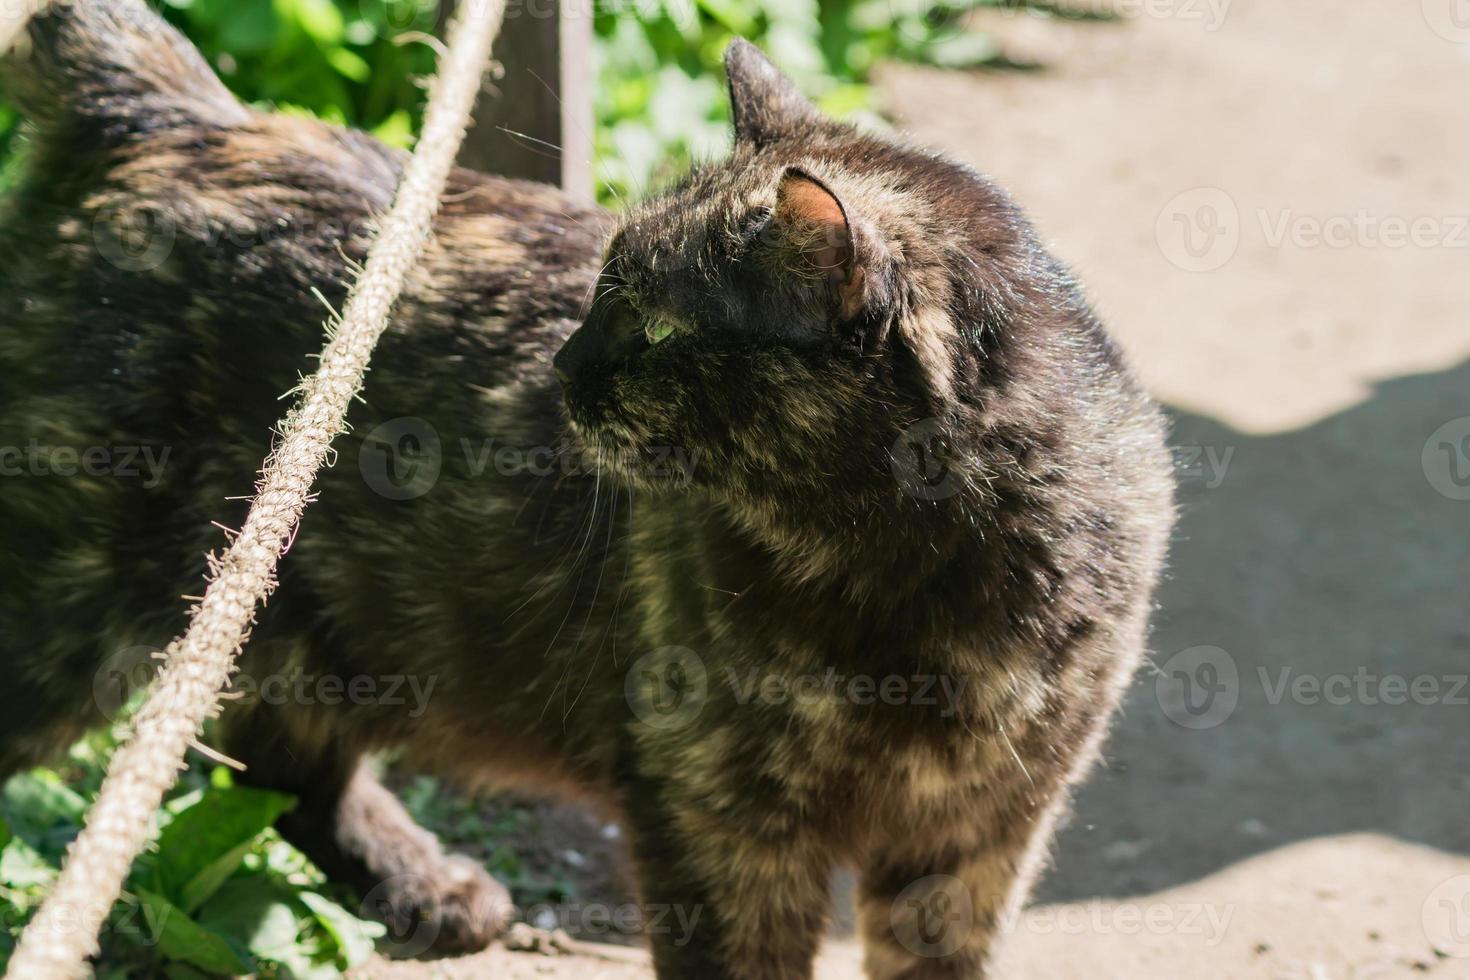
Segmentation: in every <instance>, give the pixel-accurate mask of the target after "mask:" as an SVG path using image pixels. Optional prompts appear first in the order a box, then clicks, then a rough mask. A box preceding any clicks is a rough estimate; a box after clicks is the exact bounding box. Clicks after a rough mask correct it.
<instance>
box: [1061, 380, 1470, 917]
mask: <svg viewBox="0 0 1470 980" xmlns="http://www.w3.org/2000/svg"><path fill="white" fill-rule="evenodd" d="M1171 414H1172V416H1173V419H1174V432H1173V437H1172V440H1171V442H1172V444H1173V445H1174V446H1176V447H1179V448H1178V450H1177V457H1178V461H1179V463H1180V466H1181V494H1180V499H1181V520H1180V523H1179V528H1178V531H1177V533H1176V536H1175V542H1174V546H1173V549H1172V555H1171V561H1170V572H1169V576H1168V579H1167V581H1166V582H1165V583H1164V585H1163V587H1162V589H1161V591H1160V595H1159V611H1158V614H1157V615H1156V617H1155V623H1156V627H1155V632H1154V637H1153V642H1152V657H1153V663H1154V665H1155V667H1151V668H1145V670H1144V671H1142V672H1141V673H1140V675H1139V677H1138V679H1137V682H1136V683H1135V685H1134V687H1133V688H1132V690H1131V692H1130V695H1129V698H1128V702H1127V706H1126V710H1125V714H1124V716H1123V717H1122V718H1121V719H1120V720H1119V722H1118V724H1117V726H1116V728H1115V730H1114V733H1113V736H1112V738H1111V740H1110V742H1109V744H1108V748H1107V751H1106V759H1107V763H1106V766H1105V768H1102V769H1100V770H1099V771H1098V772H1097V773H1096V774H1095V775H1094V776H1093V778H1092V779H1091V780H1090V781H1089V782H1088V784H1087V785H1086V786H1084V787H1083V788H1082V789H1081V790H1080V791H1079V793H1078V794H1077V805H1076V808H1075V814H1074V815H1073V817H1072V818H1071V820H1070V822H1069V824H1068V825H1067V827H1066V828H1065V829H1064V830H1063V832H1062V834H1061V835H1060V838H1059V841H1058V847H1057V853H1056V862H1055V866H1054V868H1053V870H1052V871H1051V872H1050V874H1048V875H1047V877H1046V879H1045V882H1044V884H1043V885H1042V886H1041V888H1040V890H1039V893H1038V894H1037V896H1036V898H1037V900H1041V901H1063V900H1079V899H1085V898H1089V897H1093V896H1125V895H1138V894H1146V893H1150V892H1154V891H1158V890H1160V889H1163V888H1168V887H1171V886H1174V885H1179V884H1182V883H1185V882H1189V881H1193V880H1195V879H1198V878H1200V877H1202V876H1204V875H1207V874H1209V873H1211V872H1214V871H1218V870H1220V869H1222V868H1225V867H1227V866H1229V865H1232V864H1234V863H1236V862H1237V861H1240V860H1242V859H1244V858H1248V857H1251V856H1253V855H1255V854H1258V853H1261V852H1263V851H1266V850H1271V849H1274V848H1276V847H1279V846H1283V845H1286V844H1290V843H1293V842H1296V841H1300V840H1303V839H1306V838H1312V837H1320V836H1325V835H1334V834H1342V833H1352V832H1360V831H1371V832H1377V833H1382V834H1386V835H1389V836H1392V837H1396V838H1400V839H1403V840H1406V841H1411V842H1415V843H1420V844H1426V845H1430V846H1433V847H1437V848H1441V849H1445V850H1450V851H1456V852H1460V853H1470V821H1467V820H1466V819H1465V800H1466V799H1467V795H1470V768H1467V767H1466V765H1465V753H1466V749H1467V746H1470V684H1467V683H1465V678H1466V675H1467V674H1470V500H1464V499H1452V497H1453V496H1458V497H1461V498H1466V497H1470V421H1466V422H1464V424H1463V425H1462V426H1460V427H1459V429H1458V430H1456V429H1453V428H1452V429H1449V430H1442V429H1441V427H1442V426H1445V424H1446V423H1450V422H1451V421H1452V420H1456V419H1462V420H1463V419H1465V418H1466V417H1467V416H1470V363H1467V364H1462V365H1460V366H1459V367H1457V368H1455V369H1453V370H1450V371H1448V372H1445V373H1440V374H1432V375H1422V376H1415V377H1407V378H1401V379H1396V380H1392V381H1388V382H1385V383H1383V384H1381V385H1380V386H1379V387H1378V388H1377V390H1376V391H1374V392H1373V394H1372V395H1371V396H1370V397H1369V398H1368V399H1367V400H1365V401H1364V402H1363V403H1362V404H1359V405H1357V406H1355V407H1353V408H1351V409H1349V410H1347V411H1344V412H1342V413H1341V414H1338V415H1335V416H1333V417H1331V418H1329V419H1327V420H1325V421H1323V422H1320V423H1318V424H1316V425H1312V426H1310V427H1308V428H1304V429H1301V430H1298V431H1291V432H1284V433H1279V434H1272V435H1266V436H1252V435H1245V434H1242V433H1240V432H1237V431H1235V430H1233V429H1230V428H1228V427H1226V426H1223V425H1221V424H1220V423H1218V422H1216V421H1213V420H1211V419H1209V418H1206V417H1203V416H1199V415H1193V414H1189V413H1188V412H1183V411H1174V412H1171ZM1432 436H1433V437H1434V439H1433V441H1432V442H1431V437H1432ZM1426 444H1428V445H1429V452H1428V455H1427V456H1426V451H1425V450H1426ZM1437 487H1438V488H1439V489H1437ZM1441 490H1443V491H1444V492H1441ZM1446 494H1449V495H1448V496H1447V495H1446ZM1201 647H1204V648H1218V650H1210V649H1205V650H1198V649H1196V648H1201ZM1219 651H1224V654H1225V656H1224V657H1222V655H1221V653H1220V652H1219ZM1179 654H1182V655H1181V656H1179V657H1177V658H1176V655H1179ZM1231 667H1233V668H1234V670H1235V673H1236V677H1237V678H1238V680H1237V681H1235V682H1234V683H1233V687H1232V681H1231V678H1230V676H1229V675H1230V669H1231ZM1155 668H1157V669H1155ZM1160 670H1162V671H1163V672H1164V674H1163V682H1162V683H1160V674H1159V671H1160ZM1399 679H1402V680H1399ZM1185 685H1188V689H1187V690H1186V689H1185ZM1406 691H1407V693H1405V692H1406ZM1185 698H1188V700H1189V703H1188V705H1187V706H1186V705H1185V704H1184V703H1183V701H1184V699H1185ZM1211 698H1214V700H1211ZM1232 701H1233V708H1232ZM1176 719H1177V721H1176ZM1180 722H1182V724H1181V723H1180Z"/></svg>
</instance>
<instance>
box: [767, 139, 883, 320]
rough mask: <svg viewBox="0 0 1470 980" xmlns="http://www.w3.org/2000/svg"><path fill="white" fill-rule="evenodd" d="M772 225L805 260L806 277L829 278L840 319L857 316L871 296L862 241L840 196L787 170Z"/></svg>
mask: <svg viewBox="0 0 1470 980" xmlns="http://www.w3.org/2000/svg"><path fill="white" fill-rule="evenodd" d="M771 227H772V228H773V229H775V230H776V231H777V233H778V234H779V235H780V237H781V240H782V241H783V242H784V243H785V245H786V247H787V248H789V249H792V250H793V251H795V252H796V253H797V254H799V255H800V256H801V260H802V261H803V262H804V263H805V264H806V269H804V270H803V272H804V274H811V275H814V276H815V277H818V278H820V279H822V280H825V282H826V283H827V285H828V287H829V288H830V289H831V292H832V299H833V303H834V308H835V311H836V313H837V315H838V317H839V318H840V319H842V320H851V319H853V318H854V317H856V316H857V314H858V313H859V312H861V310H862V308H863V305H864V303H865V301H866V292H867V290H866V286H867V277H866V274H865V273H864V271H863V267H862V264H861V262H860V253H861V244H862V243H861V242H860V241H859V238H858V231H857V229H856V228H855V227H854V226H853V223H852V222H851V221H850V220H849V219H848V214H847V209H846V208H845V207H844V206H843V204H842V201H840V200H839V199H838V197H837V195H836V194H834V193H832V191H831V190H830V189H828V187H827V185H826V184H823V183H822V182H821V181H819V180H817V179H816V178H815V177H812V176H811V175H810V174H807V173H805V172H803V171H801V170H797V169H795V168H794V167H793V168H791V169H788V170H787V171H786V173H785V175H784V176H782V178H781V185H780V188H779V189H778V190H777V192H776V208H775V211H774V212H773V213H772V215H771Z"/></svg>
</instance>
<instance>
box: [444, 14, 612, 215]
mask: <svg viewBox="0 0 1470 980" xmlns="http://www.w3.org/2000/svg"><path fill="white" fill-rule="evenodd" d="M596 2H597V0H507V3H506V7H505V20H504V24H503V26H502V27H501V30H500V36H499V37H498V38H497V39H496V41H495V53H494V57H495V60H496V61H498V62H499V63H500V64H501V65H502V66H503V67H504V71H503V72H502V73H500V74H499V76H498V77H496V76H495V75H492V76H491V77H490V78H489V80H488V81H487V82H486V91H485V94H484V95H483V96H482V97H481V99H480V103H479V105H477V106H476V107H475V125H474V128H473V129H471V130H470V133H469V136H468V137H466V139H465V142H464V148H463V149H462V150H461V151H460V156H459V162H460V163H462V164H463V165H464V166H467V167H473V168H474V169H476V170H483V171H486V172H488V173H497V174H505V175H506V176H509V177H524V178H527V179H529V180H541V181H546V182H547V183H552V184H559V185H560V186H561V187H562V188H563V189H564V190H566V191H567V192H568V193H570V194H573V195H575V196H576V197H578V198H580V199H582V200H584V201H588V202H590V201H591V200H592V196H593V184H592V162H591V161H592V126H593V119H592V14H593V10H594V6H595V4H596ZM452 6H453V4H452V2H451V0H444V2H443V3H441V19H442V18H443V17H444V16H446V13H447V9H448V8H451V7H452Z"/></svg>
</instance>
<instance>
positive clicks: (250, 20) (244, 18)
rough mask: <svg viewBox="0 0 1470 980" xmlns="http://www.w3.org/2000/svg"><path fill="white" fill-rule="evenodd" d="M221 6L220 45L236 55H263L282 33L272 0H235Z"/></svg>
mask: <svg viewBox="0 0 1470 980" xmlns="http://www.w3.org/2000/svg"><path fill="white" fill-rule="evenodd" d="M210 6H211V7H213V6H215V5H213V4H211V5H210ZM222 9H223V14H224V16H223V18H222V19H221V21H220V25H219V44H220V47H222V48H223V49H224V50H226V51H228V52H230V54H232V55H234V56H235V57H237V58H238V57H241V56H244V55H256V54H261V53H262V52H264V51H266V50H267V49H269V48H270V46H271V45H272V44H273V43H274V42H275V40H276V38H277V36H278V35H279V34H280V21H279V20H278V19H277V17H276V11H275V8H274V7H273V6H272V5H271V0H234V2H232V3H230V4H228V5H224V6H223V8H222Z"/></svg>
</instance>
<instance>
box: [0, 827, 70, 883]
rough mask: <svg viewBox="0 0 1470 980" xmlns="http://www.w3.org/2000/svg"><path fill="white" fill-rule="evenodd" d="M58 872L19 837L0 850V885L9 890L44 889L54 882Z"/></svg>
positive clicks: (39, 853) (12, 839)
mask: <svg viewBox="0 0 1470 980" xmlns="http://www.w3.org/2000/svg"><path fill="white" fill-rule="evenodd" d="M59 873H60V872H59V870H58V869H57V867H56V866H55V865H53V864H52V863H51V862H49V861H47V860H46V858H45V856H44V855H42V854H41V852H39V851H37V850H36V849H35V848H34V847H32V846H31V845H29V844H27V843H26V842H25V841H24V840H22V839H21V838H19V837H14V838H11V840H10V841H9V842H7V843H6V845H5V847H4V849H0V884H3V885H6V886H7V887H10V888H20V889H25V888H38V887H40V888H44V887H48V886H50V885H51V883H52V882H54V881H55V880H56V876H57V875H58V874H59Z"/></svg>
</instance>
